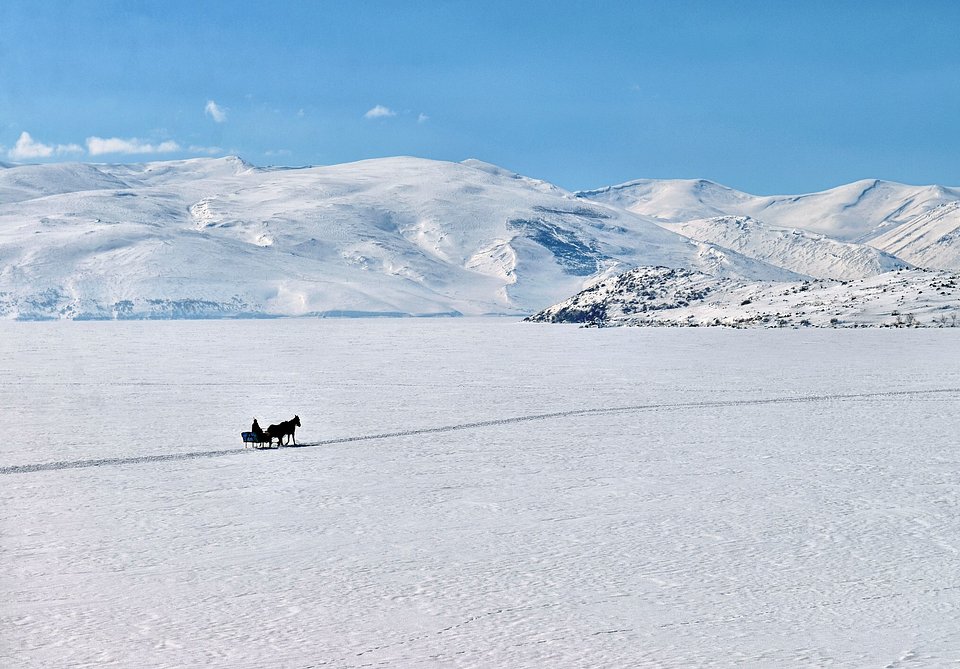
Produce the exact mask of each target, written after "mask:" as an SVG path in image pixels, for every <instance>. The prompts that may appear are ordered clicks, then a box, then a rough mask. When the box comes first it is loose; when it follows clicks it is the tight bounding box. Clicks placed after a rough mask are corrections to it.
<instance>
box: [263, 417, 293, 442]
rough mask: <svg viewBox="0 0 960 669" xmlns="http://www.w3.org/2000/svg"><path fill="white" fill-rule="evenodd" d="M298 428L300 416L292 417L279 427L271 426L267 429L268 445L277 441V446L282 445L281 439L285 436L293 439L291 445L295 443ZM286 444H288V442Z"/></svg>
mask: <svg viewBox="0 0 960 669" xmlns="http://www.w3.org/2000/svg"><path fill="white" fill-rule="evenodd" d="M298 427H300V416H294V417H293V418H292V419H290V420H285V421H283V422H282V423H280V424H279V425H271V426H270V427H268V428H267V439H268V442H269V443H271V444H272V443H273V440H274V439H276V440H277V446H281V445H283V438H284V437H286V436H287V435H290V437H291V438H292V439H293V443H294V444H296V443H297V435H296V432H297V428H298ZM287 443H290V442H289V440H288V441H287Z"/></svg>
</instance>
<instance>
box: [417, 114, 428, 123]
mask: <svg viewBox="0 0 960 669" xmlns="http://www.w3.org/2000/svg"><path fill="white" fill-rule="evenodd" d="M429 120H430V117H429V116H427V115H426V114H424V113H423V112H420V115H419V116H418V117H417V123H426V122H427V121H429Z"/></svg>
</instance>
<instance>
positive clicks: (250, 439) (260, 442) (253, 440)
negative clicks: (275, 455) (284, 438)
mask: <svg viewBox="0 0 960 669" xmlns="http://www.w3.org/2000/svg"><path fill="white" fill-rule="evenodd" d="M240 436H241V437H243V447H244V448H246V447H247V444H251V445H252V446H253V447H254V448H270V447H271V446H270V437H268V436H267V435H266V434H263V435H262V436H260V437H257V435H256V433H254V432H241V433H240ZM277 448H280V440H279V439H278V440H277Z"/></svg>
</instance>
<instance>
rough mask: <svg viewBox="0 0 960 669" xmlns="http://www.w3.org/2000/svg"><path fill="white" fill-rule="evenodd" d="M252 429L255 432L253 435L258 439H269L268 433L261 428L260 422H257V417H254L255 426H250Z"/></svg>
mask: <svg viewBox="0 0 960 669" xmlns="http://www.w3.org/2000/svg"><path fill="white" fill-rule="evenodd" d="M250 431H251V432H253V436H255V437H256V438H257V441H266V440H267V435H265V434H264V433H263V430H261V429H260V423H258V422H257V419H256V418H254V419H253V427H251V428H250Z"/></svg>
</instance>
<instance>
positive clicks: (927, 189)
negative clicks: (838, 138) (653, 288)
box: [577, 179, 960, 269]
mask: <svg viewBox="0 0 960 669" xmlns="http://www.w3.org/2000/svg"><path fill="white" fill-rule="evenodd" d="M577 195H579V196H580V197H583V198H585V199H590V200H593V201H600V202H606V203H608V204H613V205H615V206H618V207H622V208H624V209H627V210H629V211H632V212H634V213H638V214H643V215H645V216H650V217H653V218H656V219H657V220H659V221H662V222H665V223H680V222H684V221H689V220H693V219H700V218H712V217H717V216H749V217H751V218H754V219H757V220H760V221H762V222H763V223H766V224H767V225H772V226H776V227H781V228H798V229H801V230H806V231H808V232H814V233H818V234H822V235H826V236H828V237H832V238H834V239H837V240H840V241H848V242H866V243H868V244H870V245H872V246H875V247H876V248H878V249H880V250H882V251H887V252H889V253H893V254H895V255H896V251H894V250H893V249H892V248H888V247H887V246H884V245H883V244H884V243H885V241H886V240H884V241H881V240H880V237H881V236H885V233H887V232H889V231H891V230H893V229H894V228H896V227H897V226H899V225H902V224H905V223H907V222H909V221H911V220H913V219H915V218H916V217H918V216H921V215H924V214H926V213H928V212H930V211H931V210H933V209H935V208H937V207H939V206H941V205H944V204H947V203H951V202H956V201H958V200H960V188H946V187H943V186H908V185H905V184H898V183H893V182H890V181H880V180H877V179H870V180H863V181H856V182H854V183H851V184H846V185H844V186H839V187H837V188H831V189H830V190H825V191H822V192H819V193H809V194H805V195H773V196H758V195H750V194H748V193H743V192H741V191H737V190H734V189H732V188H727V187H726V186H721V185H720V184H717V183H714V182H712V181H706V180H703V179H694V180H683V179H667V180H656V179H640V180H636V181H629V182H627V183H624V184H620V185H617V186H609V187H606V188H600V189H597V190H589V191H580V192H578V193H577ZM907 260H909V258H907ZM956 269H960V267H956Z"/></svg>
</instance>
